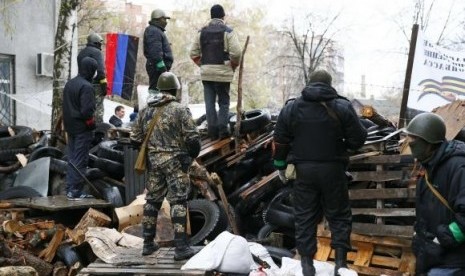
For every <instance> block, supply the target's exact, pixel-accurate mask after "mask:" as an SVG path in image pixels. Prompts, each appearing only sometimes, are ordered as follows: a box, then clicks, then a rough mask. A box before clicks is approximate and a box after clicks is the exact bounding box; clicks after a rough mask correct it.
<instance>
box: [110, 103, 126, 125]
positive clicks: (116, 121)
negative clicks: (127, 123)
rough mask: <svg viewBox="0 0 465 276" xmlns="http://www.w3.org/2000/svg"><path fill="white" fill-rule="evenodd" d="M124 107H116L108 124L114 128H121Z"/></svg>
mask: <svg viewBox="0 0 465 276" xmlns="http://www.w3.org/2000/svg"><path fill="white" fill-rule="evenodd" d="M124 113H125V110H124V106H122V105H118V106H116V107H115V114H113V115H112V116H111V117H110V120H108V121H109V122H110V124H112V125H114V126H115V127H122V126H123V120H122V119H123V118H124Z"/></svg>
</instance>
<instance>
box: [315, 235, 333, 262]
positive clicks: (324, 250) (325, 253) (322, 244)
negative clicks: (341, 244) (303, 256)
mask: <svg viewBox="0 0 465 276" xmlns="http://www.w3.org/2000/svg"><path fill="white" fill-rule="evenodd" d="M330 255H331V239H329V238H324V237H322V238H318V243H317V251H316V254H315V257H314V259H315V260H318V261H322V262H326V261H328V258H329V256H330Z"/></svg>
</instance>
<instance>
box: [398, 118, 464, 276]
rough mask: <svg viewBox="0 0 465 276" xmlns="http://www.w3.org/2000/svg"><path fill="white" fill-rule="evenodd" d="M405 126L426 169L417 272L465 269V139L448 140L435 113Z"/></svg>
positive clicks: (419, 201) (420, 187)
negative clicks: (464, 140) (462, 140)
mask: <svg viewBox="0 0 465 276" xmlns="http://www.w3.org/2000/svg"><path fill="white" fill-rule="evenodd" d="M405 132H406V133H407V134H408V141H409V146H410V149H411V152H412V156H413V157H415V158H416V159H417V161H419V162H420V163H421V165H422V167H423V169H424V170H423V173H424V174H423V176H422V177H421V178H420V179H419V181H418V183H417V187H416V206H415V207H416V223H415V227H414V228H415V235H414V237H413V240H412V247H413V252H414V253H415V256H416V275H465V144H464V143H463V142H461V141H455V140H452V141H447V140H446V126H445V124H444V121H443V120H442V118H441V117H440V116H438V115H436V114H434V113H422V114H419V115H417V116H415V118H413V119H412V121H410V123H409V124H408V126H407V128H406V130H405Z"/></svg>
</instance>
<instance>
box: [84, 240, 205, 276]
mask: <svg viewBox="0 0 465 276" xmlns="http://www.w3.org/2000/svg"><path fill="white" fill-rule="evenodd" d="M152 255H153V256H156V262H155V263H153V264H144V265H113V264H107V263H104V262H102V261H101V260H98V261H96V262H94V263H91V264H89V265H88V266H87V267H85V268H83V269H82V270H81V271H80V272H79V274H78V275H82V276H83V275H170V276H175V275H176V276H194V275H195V276H198V275H212V274H210V273H209V272H206V271H201V270H184V271H181V267H182V266H183V265H184V264H185V263H186V262H187V260H184V261H175V260H174V248H173V247H162V248H160V250H158V251H157V252H156V253H154V254H152Z"/></svg>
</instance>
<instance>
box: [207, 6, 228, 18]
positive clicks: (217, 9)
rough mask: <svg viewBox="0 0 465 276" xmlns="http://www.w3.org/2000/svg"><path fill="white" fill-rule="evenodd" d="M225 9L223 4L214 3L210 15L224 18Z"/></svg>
mask: <svg viewBox="0 0 465 276" xmlns="http://www.w3.org/2000/svg"><path fill="white" fill-rule="evenodd" d="M224 15H225V14H224V9H223V7H222V6H221V5H219V4H216V5H213V6H212V8H211V9H210V16H211V18H220V19H222V18H223V17H224Z"/></svg>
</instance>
